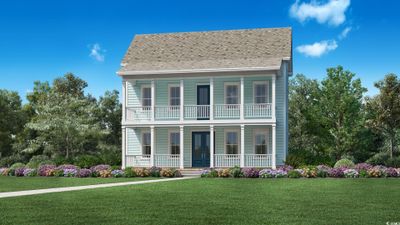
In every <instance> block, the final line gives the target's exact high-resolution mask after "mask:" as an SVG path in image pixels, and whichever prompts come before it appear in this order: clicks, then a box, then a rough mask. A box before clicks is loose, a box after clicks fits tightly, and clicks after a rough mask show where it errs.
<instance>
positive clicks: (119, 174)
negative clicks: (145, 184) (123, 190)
mask: <svg viewBox="0 0 400 225" xmlns="http://www.w3.org/2000/svg"><path fill="white" fill-rule="evenodd" d="M111 175H112V176H113V177H123V176H124V171H122V170H113V171H111Z"/></svg>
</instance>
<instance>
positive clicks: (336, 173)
mask: <svg viewBox="0 0 400 225" xmlns="http://www.w3.org/2000/svg"><path fill="white" fill-rule="evenodd" d="M344 170H346V168H344V167H339V168H331V169H330V170H329V171H328V175H329V177H335V178H340V177H343V176H344V173H343V171H344Z"/></svg>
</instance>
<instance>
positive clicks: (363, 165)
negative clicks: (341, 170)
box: [354, 163, 372, 172]
mask: <svg viewBox="0 0 400 225" xmlns="http://www.w3.org/2000/svg"><path fill="white" fill-rule="evenodd" d="M371 168H372V165H371V164H368V163H358V164H356V165H355V166H354V169H356V170H357V171H358V172H360V171H361V170H365V171H367V170H369V169H371Z"/></svg>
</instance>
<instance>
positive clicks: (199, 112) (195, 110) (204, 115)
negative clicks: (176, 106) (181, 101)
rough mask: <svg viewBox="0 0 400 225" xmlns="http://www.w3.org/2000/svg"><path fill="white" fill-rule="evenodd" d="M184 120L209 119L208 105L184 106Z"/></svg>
mask: <svg viewBox="0 0 400 225" xmlns="http://www.w3.org/2000/svg"><path fill="white" fill-rule="evenodd" d="M184 114H185V119H209V118H210V105H185V110H184Z"/></svg>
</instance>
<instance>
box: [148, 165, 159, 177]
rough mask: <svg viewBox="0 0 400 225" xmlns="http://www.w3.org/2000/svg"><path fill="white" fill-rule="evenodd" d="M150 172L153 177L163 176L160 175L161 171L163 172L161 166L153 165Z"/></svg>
mask: <svg viewBox="0 0 400 225" xmlns="http://www.w3.org/2000/svg"><path fill="white" fill-rule="evenodd" d="M149 172H150V176H152V177H160V176H161V175H160V172H161V168H160V167H156V166H153V167H151V168H150V169H149Z"/></svg>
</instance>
